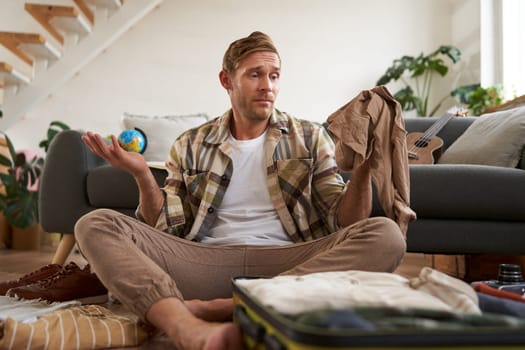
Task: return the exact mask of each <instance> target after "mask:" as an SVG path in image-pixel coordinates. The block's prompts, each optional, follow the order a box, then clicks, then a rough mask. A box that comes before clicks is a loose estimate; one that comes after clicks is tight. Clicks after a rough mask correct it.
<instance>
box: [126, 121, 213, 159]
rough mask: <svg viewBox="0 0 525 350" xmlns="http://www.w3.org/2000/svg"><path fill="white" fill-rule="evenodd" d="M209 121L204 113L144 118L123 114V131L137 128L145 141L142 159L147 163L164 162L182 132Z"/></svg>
mask: <svg viewBox="0 0 525 350" xmlns="http://www.w3.org/2000/svg"><path fill="white" fill-rule="evenodd" d="M208 120H209V118H208V116H207V115H206V114H204V113H199V114H188V115H166V116H146V115H137V114H131V113H124V115H123V116H122V127H123V130H126V129H135V128H138V129H140V130H141V131H143V132H144V134H145V135H146V139H147V142H148V143H147V146H146V150H145V151H144V158H145V159H146V161H149V162H158V161H164V160H166V158H167V157H168V152H169V150H170V147H171V146H172V144H173V142H174V141H175V140H176V139H177V137H179V135H180V134H182V132H184V131H186V130H188V129H191V128H194V127H196V126H199V125H201V124H203V123H205V122H207V121H208Z"/></svg>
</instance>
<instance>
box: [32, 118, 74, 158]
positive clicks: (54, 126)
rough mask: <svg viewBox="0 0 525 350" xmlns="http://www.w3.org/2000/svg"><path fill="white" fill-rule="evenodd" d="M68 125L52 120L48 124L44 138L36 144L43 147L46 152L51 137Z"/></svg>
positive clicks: (51, 139) (67, 128) (67, 127)
mask: <svg viewBox="0 0 525 350" xmlns="http://www.w3.org/2000/svg"><path fill="white" fill-rule="evenodd" d="M69 129H70V128H69V126H68V125H67V124H65V123H63V122H60V121H58V120H54V121H52V122H51V123H50V124H49V128H48V129H47V134H46V136H47V137H46V138H45V139H43V140H42V141H40V143H39V144H38V147H40V148H43V149H44V152H46V153H47V150H48V148H49V145H50V144H51V141H53V138H54V137H55V136H56V135H57V134H58V133H59V132H61V131H64V130H69Z"/></svg>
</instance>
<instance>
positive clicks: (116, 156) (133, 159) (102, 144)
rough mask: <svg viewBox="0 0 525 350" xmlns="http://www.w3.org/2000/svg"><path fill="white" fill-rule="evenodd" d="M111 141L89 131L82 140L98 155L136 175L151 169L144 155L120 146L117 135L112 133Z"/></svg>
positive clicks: (138, 175)
mask: <svg viewBox="0 0 525 350" xmlns="http://www.w3.org/2000/svg"><path fill="white" fill-rule="evenodd" d="M110 137H111V143H110V144H108V143H107V142H106V141H105V140H104V139H103V138H102V136H100V135H99V134H95V133H93V132H90V131H88V132H87V133H86V134H85V135H83V136H82V140H83V141H84V142H85V143H86V145H87V146H88V147H89V149H91V151H92V152H93V153H95V154H96V155H97V156H99V157H101V158H103V159H104V160H106V161H107V162H108V163H109V164H111V165H112V166H114V167H116V168H120V169H122V170H125V171H127V172H129V173H130V174H131V175H133V176H134V177H136V178H137V177H140V176H141V175H142V174H144V172H145V171H149V169H148V164H147V162H146V160H145V159H144V156H143V155H142V154H140V153H136V152H128V151H126V150H124V149H122V147H120V146H119V144H118V141H117V138H116V136H115V135H111V136H110Z"/></svg>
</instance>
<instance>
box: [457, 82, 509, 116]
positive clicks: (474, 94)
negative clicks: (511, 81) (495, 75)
mask: <svg viewBox="0 0 525 350" xmlns="http://www.w3.org/2000/svg"><path fill="white" fill-rule="evenodd" d="M451 95H452V96H453V97H454V98H456V99H457V100H458V101H459V102H460V103H463V104H465V105H466V106H467V107H468V109H469V110H470V113H471V114H472V115H481V114H483V113H485V110H486V109H487V107H489V106H498V105H500V104H501V103H502V102H503V97H502V96H503V87H502V86H501V85H495V86H489V87H487V88H484V87H481V86H480V84H473V85H466V86H461V87H459V88H457V89H455V90H454V91H452V92H451Z"/></svg>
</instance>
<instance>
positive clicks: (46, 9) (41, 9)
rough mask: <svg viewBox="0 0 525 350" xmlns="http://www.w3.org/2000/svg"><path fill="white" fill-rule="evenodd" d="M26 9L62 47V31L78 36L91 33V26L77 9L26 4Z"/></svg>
mask: <svg viewBox="0 0 525 350" xmlns="http://www.w3.org/2000/svg"><path fill="white" fill-rule="evenodd" d="M24 8H25V10H26V11H27V12H29V14H31V16H33V17H34V18H35V19H36V20H37V21H38V23H40V24H41V25H42V27H44V28H45V29H46V30H47V31H48V32H49V33H50V34H51V35H52V36H53V37H54V38H55V39H56V40H57V41H58V42H59V43H60V44H62V45H63V44H64V36H63V34H62V33H61V31H62V32H65V33H76V34H87V33H90V32H91V24H90V23H89V21H88V20H87V19H86V18H85V17H84V16H83V15H82V14H81V13H80V11H79V10H77V9H76V8H75V7H72V6H58V5H45V4H33V3H26V4H25V5H24Z"/></svg>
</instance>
